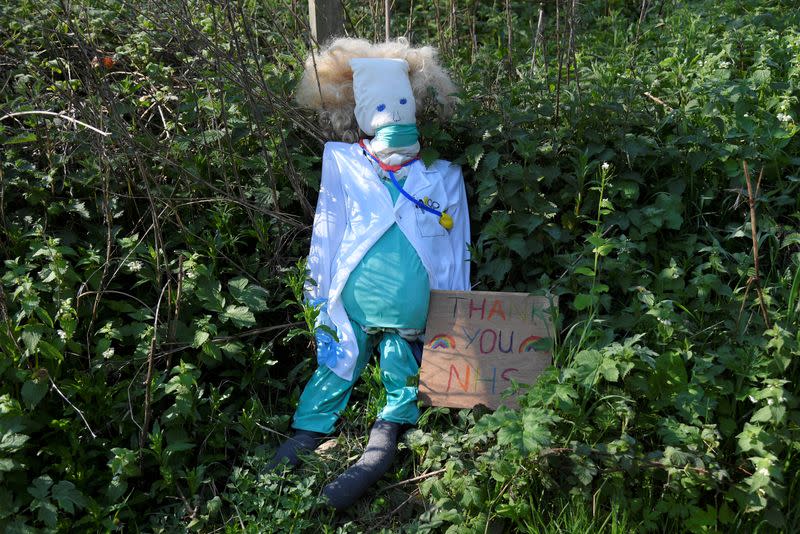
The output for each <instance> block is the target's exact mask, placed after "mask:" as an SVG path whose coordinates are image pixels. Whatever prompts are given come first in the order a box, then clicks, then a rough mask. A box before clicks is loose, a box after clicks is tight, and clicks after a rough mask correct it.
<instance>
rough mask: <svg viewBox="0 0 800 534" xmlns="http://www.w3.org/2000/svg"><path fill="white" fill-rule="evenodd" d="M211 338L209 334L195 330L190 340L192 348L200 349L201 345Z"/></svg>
mask: <svg viewBox="0 0 800 534" xmlns="http://www.w3.org/2000/svg"><path fill="white" fill-rule="evenodd" d="M210 338H211V334H209V333H208V332H206V331H204V330H195V332H194V339H193V340H192V347H194V348H196V349H197V348H200V347H201V346H203V344H204V343H205V342H206V341H208V340H209V339H210Z"/></svg>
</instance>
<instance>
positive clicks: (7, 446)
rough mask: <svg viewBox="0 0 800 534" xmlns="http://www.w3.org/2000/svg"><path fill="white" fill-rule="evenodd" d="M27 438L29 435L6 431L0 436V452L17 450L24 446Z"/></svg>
mask: <svg viewBox="0 0 800 534" xmlns="http://www.w3.org/2000/svg"><path fill="white" fill-rule="evenodd" d="M29 439H30V436H26V435H25V434H18V433H16V432H11V431H6V432H4V433H3V435H2V436H0V452H5V453H11V452H17V451H19V450H20V449H22V447H24V446H25V442H27V441H28V440H29Z"/></svg>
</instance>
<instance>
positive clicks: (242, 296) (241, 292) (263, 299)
mask: <svg viewBox="0 0 800 534" xmlns="http://www.w3.org/2000/svg"><path fill="white" fill-rule="evenodd" d="M228 289H229V290H230V292H231V295H233V298H234V299H236V300H237V301H238V302H239V303H241V304H244V305H245V306H247V307H248V308H250V309H251V310H253V311H257V312H259V311H265V310H266V309H267V297H268V296H269V294H268V293H267V290H266V289H264V288H263V287H261V286H257V285H250V282H249V280H247V278H244V277H239V278H234V279H233V280H231V281H230V282H228Z"/></svg>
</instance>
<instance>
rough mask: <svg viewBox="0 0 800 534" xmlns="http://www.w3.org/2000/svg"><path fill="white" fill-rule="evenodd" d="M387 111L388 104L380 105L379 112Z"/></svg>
mask: <svg viewBox="0 0 800 534" xmlns="http://www.w3.org/2000/svg"><path fill="white" fill-rule="evenodd" d="M384 109H386V104H378V111H383V110H384Z"/></svg>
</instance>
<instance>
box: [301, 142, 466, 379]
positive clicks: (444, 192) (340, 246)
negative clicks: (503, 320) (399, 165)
mask: <svg viewBox="0 0 800 534" xmlns="http://www.w3.org/2000/svg"><path fill="white" fill-rule="evenodd" d="M404 189H405V190H406V191H407V192H408V193H409V194H411V195H412V196H413V197H415V198H418V199H422V198H424V197H428V198H430V199H431V200H433V201H435V202H438V203H439V206H440V207H439V210H440V211H443V210H444V209H447V213H449V214H450V216H451V217H452V218H453V229H452V230H450V231H449V232H448V231H447V230H445V229H444V228H443V227H442V226H441V225H440V224H439V218H438V217H437V216H436V215H434V214H432V213H429V212H427V211H423V210H422V209H420V208H419V207H417V206H415V205H414V204H413V203H412V202H411V201H409V200H408V199H407V198H405V197H404V196H402V195H401V196H400V197H399V198H398V199H397V203H396V204H394V205H392V199H391V196H390V195H389V191H388V190H387V188H386V186H385V185H384V184H383V183H382V181H381V179H380V177H379V176H378V173H377V172H376V171H375V169H374V167H373V166H372V164H371V163H370V160H369V159H368V157H367V156H365V155H364V153H363V151H362V148H361V147H360V146H359V145H358V144H357V143H353V144H348V143H336V142H329V143H326V144H325V151H324V154H323V156H322V179H321V183H320V191H319V199H318V201H317V210H316V214H315V216H314V227H313V233H312V236H311V250H310V252H309V255H308V269H309V275H310V277H311V278H312V279H313V280H314V281H315V282H316V285H311V284H309V285H307V286H306V297H307V298H308V299H309V300H315V299H319V298H324V299H327V307H328V315H329V316H330V319H331V321H332V322H333V324H334V325H335V326H336V331H337V335H338V337H339V341H340V343H341V346H342V349H343V351H342V352H343V356H342V357H341V358H339V359H338V360H337V361H336V363H335V364H332V365H329V367H330V368H331V370H332V371H333V372H334V373H336V375H338V376H340V377H341V378H343V379H345V380H351V379H352V377H353V371H354V368H355V364H356V359H357V357H358V347H357V345H356V340H355V334H354V332H353V328H352V326H351V324H350V320H349V319H348V317H347V312H346V311H345V309H344V305H343V304H342V301H341V295H342V290H343V289H344V286H345V284H346V283H347V279H348V277H349V276H350V273H352V272H353V270H354V269H355V268H356V266H357V265H358V264H359V262H360V261H361V259H362V258H363V257H364V254H366V253H367V251H368V250H369V249H370V248H371V247H372V246H373V245H374V244H375V243H376V242H377V241H378V239H379V238H380V237H381V236H382V235H383V234H384V232H386V230H388V229H389V228H390V227H391V226H392V225H393V224H394V223H397V225H398V226H399V227H400V230H401V231H402V232H403V234H405V236H406V238H408V240H409V242H410V243H411V245H412V246H413V247H414V249H415V250H416V251H417V254H418V255H419V257H420V259H421V260H422V264H423V265H424V266H425V269H426V270H427V272H428V277H429V281H430V287H431V289H449V290H463V291H467V290H469V289H470V283H469V250H468V248H467V247H468V245H469V240H470V236H469V211H468V209H467V197H466V192H465V189H464V179H463V177H462V175H461V168H460V167H459V166H457V165H452V164H451V163H450V162H447V161H443V160H438V161H436V162H434V163H433V164H432V165H431V166H430V167H428V168H426V167H425V165H424V164H423V163H422V162H421V161H416V162H414V163H412V164H411V165H409V167H408V176H407V178H406V182H405V185H404Z"/></svg>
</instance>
